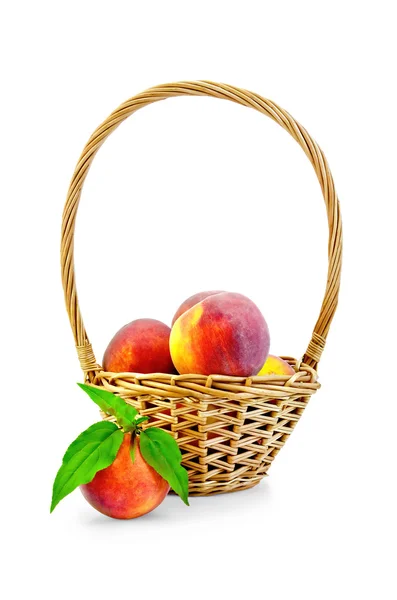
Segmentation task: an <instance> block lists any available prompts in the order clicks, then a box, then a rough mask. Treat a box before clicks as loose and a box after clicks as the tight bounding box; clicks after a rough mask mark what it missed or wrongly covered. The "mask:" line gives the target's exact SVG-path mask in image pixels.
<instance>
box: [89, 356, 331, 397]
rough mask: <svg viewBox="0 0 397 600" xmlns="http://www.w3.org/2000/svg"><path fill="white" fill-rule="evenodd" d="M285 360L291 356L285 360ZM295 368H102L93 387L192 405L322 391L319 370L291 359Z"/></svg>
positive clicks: (123, 395)
mask: <svg viewBox="0 0 397 600" xmlns="http://www.w3.org/2000/svg"><path fill="white" fill-rule="evenodd" d="M283 358H284V359H285V358H287V357H283ZM288 361H289V363H290V364H292V366H293V367H294V369H295V373H294V375H260V376H258V375H254V376H251V377H235V376H229V375H216V374H215V375H200V374H191V373H189V374H184V375H178V374H175V375H174V374H167V373H147V374H142V373H130V372H126V373H113V372H108V371H103V370H101V369H100V367H99V365H98V370H97V371H96V372H95V376H94V378H93V380H90V379H89V378H87V381H88V382H89V383H90V385H92V386H93V387H97V388H105V389H106V390H108V391H110V392H112V393H116V394H118V395H120V396H121V397H123V398H124V399H125V400H126V401H128V399H130V398H138V397H144V396H145V397H148V396H153V397H156V398H157V399H158V400H159V401H161V400H168V401H172V400H173V399H182V398H185V399H187V401H188V402H192V403H194V402H200V401H204V402H205V401H209V400H211V401H221V400H226V401H227V400H242V401H250V400H253V399H255V398H256V399H260V400H261V401H265V400H267V399H268V400H270V399H271V400H278V399H279V400H285V399H292V398H300V397H303V396H311V395H313V394H314V393H315V392H316V391H317V390H318V389H319V388H320V383H319V381H318V375H317V371H316V370H315V369H313V367H310V365H307V364H305V363H301V362H299V361H297V360H294V359H291V358H290V357H288Z"/></svg>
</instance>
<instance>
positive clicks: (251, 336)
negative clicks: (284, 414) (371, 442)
mask: <svg viewBox="0 0 397 600" xmlns="http://www.w3.org/2000/svg"><path fill="white" fill-rule="evenodd" d="M269 346H270V336H269V330H268V327H267V324H266V321H265V319H264V317H263V315H262V313H261V312H260V310H259V308H258V307H257V306H256V305H255V304H254V303H253V302H252V301H251V300H250V299H249V298H247V297H246V296H243V295H242V294H236V293H231V292H221V293H217V294H213V295H211V296H207V297H206V298H204V300H201V301H200V302H198V303H197V304H195V305H194V306H192V307H191V308H189V309H188V310H187V311H186V312H184V313H183V314H181V315H180V317H179V318H178V319H177V320H176V321H175V323H174V325H173V326H172V329H171V335H170V350H171V357H172V361H173V363H174V365H175V367H176V369H177V371H178V372H179V373H181V374H183V373H198V374H202V375H211V374H219V375H232V376H233V375H235V376H241V377H249V376H251V375H256V374H257V373H258V371H259V370H260V368H261V367H262V366H263V364H264V362H265V360H266V358H267V355H268V352H269Z"/></svg>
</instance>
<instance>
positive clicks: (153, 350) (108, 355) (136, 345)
mask: <svg viewBox="0 0 397 600" xmlns="http://www.w3.org/2000/svg"><path fill="white" fill-rule="evenodd" d="M170 331H171V329H170V328H169V327H168V325H166V324H165V323H162V322H161V321H157V320H156V319H137V320H136V321H132V322H131V323H128V325H125V326H124V327H122V328H121V329H120V330H119V331H118V332H117V333H116V335H115V336H114V337H113V339H112V340H111V342H110V343H109V345H108V347H107V348H106V351H105V354H104V357H103V368H104V370H105V371H112V372H114V373H124V372H131V373H175V372H176V371H175V367H174V365H173V364H172V360H171V355H170V348H169V337H170Z"/></svg>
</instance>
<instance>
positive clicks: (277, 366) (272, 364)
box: [258, 354, 295, 375]
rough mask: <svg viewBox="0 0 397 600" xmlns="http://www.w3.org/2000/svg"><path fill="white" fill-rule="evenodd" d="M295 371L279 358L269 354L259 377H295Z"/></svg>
mask: <svg viewBox="0 0 397 600" xmlns="http://www.w3.org/2000/svg"><path fill="white" fill-rule="evenodd" d="M294 373H295V371H294V369H293V368H292V367H291V365H290V364H288V363H287V361H285V360H283V359H282V358H280V357H279V356H274V355H273V354H269V356H268V357H267V359H266V362H265V364H264V365H263V367H262V368H261V370H260V371H259V373H258V375H293V374H294Z"/></svg>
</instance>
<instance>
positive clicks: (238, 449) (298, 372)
mask: <svg viewBox="0 0 397 600" xmlns="http://www.w3.org/2000/svg"><path fill="white" fill-rule="evenodd" d="M174 96H211V97H214V98H221V99H226V100H231V101H233V102H236V103H238V104H242V105H243V106H249V107H252V108H254V109H256V110H258V111H259V112H261V113H263V114H264V115H266V116H268V117H270V118H271V119H273V120H274V121H276V123H278V124H279V125H281V127H283V128H284V129H286V130H287V131H288V133H290V134H291V136H292V137H293V138H294V139H295V140H296V141H297V142H298V144H299V145H300V146H301V147H302V149H303V150H304V152H305V154H306V155H307V157H308V159H309V160H310V162H311V163H312V165H313V168H314V170H315V172H316V175H317V177H318V180H319V183H320V186H321V190H322V193H323V196H324V201H325V206H326V210H327V215H328V224H329V244H328V258H329V263H328V277H327V284H326V290H325V296H324V300H323V303H322V306H321V310H320V315H319V317H318V319H317V322H316V324H315V327H314V331H313V334H312V337H311V340H310V342H309V345H308V347H307V350H306V352H305V354H304V355H303V357H302V359H301V360H295V359H293V358H289V357H287V360H288V362H289V363H290V364H291V365H292V366H293V367H294V369H295V374H294V375H292V376H283V375H269V376H265V377H263V376H262V377H258V376H256V377H248V378H247V377H245V378H244V377H227V376H224V375H216V374H214V375H211V376H208V377H207V376H203V375H195V374H192V375H167V374H161V373H160V374H159V373H154V374H146V375H139V374H135V373H108V372H105V371H103V369H102V368H101V366H100V365H99V364H98V363H97V362H96V359H95V356H94V353H93V350H92V347H91V344H90V342H89V339H88V336H87V333H86V331H85V328H84V324H83V320H82V316H81V313H80V308H79V304H78V299H77V292H76V282H75V273H74V245H73V239H74V228H75V219H76V213H77V208H78V205H79V201H80V195H81V190H82V187H83V183H84V180H85V178H86V175H87V172H88V170H89V167H90V165H91V163H92V161H93V159H94V157H95V154H96V153H97V151H98V150H99V148H100V146H101V145H102V144H103V142H104V141H105V139H106V138H107V137H108V135H110V133H112V131H114V130H115V129H116V128H117V127H118V126H119V125H120V123H122V121H124V120H125V119H126V118H127V117H129V116H130V115H132V114H133V113H134V112H136V111H137V110H138V109H140V108H142V107H144V106H147V105H148V104H151V103H152V102H158V101H160V100H164V99H166V98H171V97H174ZM341 251H342V225H341V218H340V210H339V202H338V199H337V196H336V192H335V187H334V182H333V179H332V175H331V173H330V170H329V167H328V164H327V161H326V159H325V157H324V155H323V153H322V151H321V150H320V148H319V147H318V145H317V144H316V143H315V142H314V141H313V140H312V138H311V137H310V136H309V134H308V133H307V131H306V130H305V129H304V128H303V127H302V126H301V125H299V123H297V122H296V121H295V120H294V119H293V118H292V117H291V115H289V114H288V113H287V112H286V111H285V110H283V109H281V108H280V107H279V106H277V105H276V104H274V102H271V101H270V100H267V99H265V98H262V97H261V96H258V95H257V94H254V93H252V92H248V91H247V90H243V89H239V88H236V87H232V86H229V85H225V84H218V83H213V82H209V81H196V82H179V83H173V84H166V85H160V86H157V87H154V88H151V89H149V90H146V91H145V92H143V93H141V94H138V95H137V96H134V97H133V98H131V99H130V100H127V102H125V103H124V104H122V105H121V106H120V107H119V108H118V109H116V110H115V111H114V112H113V113H112V114H111V115H110V116H109V117H108V118H107V119H106V120H105V121H104V122H103V123H102V125H100V126H99V127H98V129H97V130H96V131H95V132H94V133H93V134H92V136H91V138H90V139H89V140H88V143H87V145H86V147H85V148H84V150H83V153H82V155H81V157H80V159H79V162H78V164H77V167H76V170H75V172H74V175H73V178H72V181H71V184H70V187H69V191H68V195H67V199H66V204H65V209H64V213H63V224H62V241H61V267H62V281H63V287H64V292H65V300H66V308H67V311H68V315H69V319H70V323H71V327H72V331H73V335H74V338H75V344H76V348H77V353H78V357H79V360H80V364H81V368H82V370H83V372H84V379H85V381H87V382H89V383H91V384H93V385H96V386H103V387H104V388H106V389H108V390H110V391H112V392H115V393H117V394H119V395H120V396H121V397H122V398H124V399H125V400H126V401H127V402H129V403H130V404H132V405H133V406H135V407H136V408H138V410H139V412H140V413H141V414H142V415H147V416H149V417H150V421H149V422H148V426H153V425H155V426H157V427H161V428H162V429H166V430H167V431H169V432H170V433H171V434H172V435H173V436H174V438H175V439H176V440H177V442H178V444H179V447H180V448H181V451H182V455H183V464H184V466H185V467H186V469H187V470H188V473H189V493H190V494H191V495H196V496H197V495H210V494H217V493H223V492H230V491H234V490H241V489H245V488H249V487H252V486H254V485H256V484H257V483H258V482H259V481H260V480H261V479H262V478H263V477H264V476H265V475H266V474H267V472H268V470H269V467H270V465H271V464H272V462H273V460H274V458H275V457H276V455H277V454H278V452H279V450H280V449H281V448H282V447H283V445H284V444H285V442H286V440H287V439H288V437H289V436H290V434H291V432H292V431H293V429H294V427H295V425H296V423H297V422H298V420H299V419H300V417H301V415H302V413H303V411H304V409H305V407H306V405H307V403H308V401H309V399H310V397H311V396H312V394H314V393H315V392H316V391H317V389H318V388H319V387H320V386H319V383H318V380H317V365H318V362H319V360H320V358H321V353H322V351H323V349H324V346H325V341H326V338H327V334H328V331H329V327H330V324H331V321H332V318H333V315H334V313H335V310H336V306H337V301H338V292H339V285H340V270H341ZM103 416H104V417H105V415H103Z"/></svg>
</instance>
